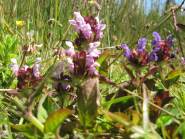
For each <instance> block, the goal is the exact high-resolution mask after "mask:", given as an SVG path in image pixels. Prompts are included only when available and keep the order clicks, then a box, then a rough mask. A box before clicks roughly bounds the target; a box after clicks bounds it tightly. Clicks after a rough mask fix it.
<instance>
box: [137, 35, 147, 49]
mask: <svg viewBox="0 0 185 139" xmlns="http://www.w3.org/2000/svg"><path fill="white" fill-rule="evenodd" d="M146 43H147V40H146V38H140V39H139V40H138V45H137V50H138V51H139V52H143V51H144V49H145V47H146Z"/></svg>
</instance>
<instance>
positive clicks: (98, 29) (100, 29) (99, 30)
mask: <svg viewBox="0 0 185 139" xmlns="http://www.w3.org/2000/svg"><path fill="white" fill-rule="evenodd" d="M96 22H97V25H96V28H95V29H96V40H99V39H102V37H103V30H104V29H105V28H106V25H105V24H102V22H101V21H100V20H99V17H96Z"/></svg>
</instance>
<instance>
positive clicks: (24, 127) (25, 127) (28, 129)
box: [11, 124, 33, 133]
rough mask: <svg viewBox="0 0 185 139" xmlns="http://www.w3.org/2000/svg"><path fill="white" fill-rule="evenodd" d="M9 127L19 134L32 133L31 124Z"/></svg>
mask: <svg viewBox="0 0 185 139" xmlns="http://www.w3.org/2000/svg"><path fill="white" fill-rule="evenodd" d="M11 127H12V128H13V129H15V130H16V131H19V132H29V133H33V125H31V124H22V125H19V124H12V125H11Z"/></svg>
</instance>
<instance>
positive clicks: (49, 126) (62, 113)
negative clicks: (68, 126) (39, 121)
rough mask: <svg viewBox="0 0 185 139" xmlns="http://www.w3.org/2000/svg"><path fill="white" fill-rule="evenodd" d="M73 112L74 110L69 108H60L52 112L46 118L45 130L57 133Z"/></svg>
mask: <svg viewBox="0 0 185 139" xmlns="http://www.w3.org/2000/svg"><path fill="white" fill-rule="evenodd" d="M71 114H72V111H71V110H69V109H59V110H57V111H55V112H53V113H51V114H50V115H49V116H48V118H47V119H46V122H45V125H44V131H45V132H52V133H55V131H56V130H57V128H58V126H59V125H60V124H61V123H63V121H64V120H65V119H66V118H67V117H68V116H69V115H71Z"/></svg>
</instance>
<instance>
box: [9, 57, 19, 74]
mask: <svg viewBox="0 0 185 139" xmlns="http://www.w3.org/2000/svg"><path fill="white" fill-rule="evenodd" d="M10 68H11V70H12V72H13V74H15V75H16V76H17V75H18V71H19V65H18V64H17V60H16V59H15V58H12V59H11V64H10Z"/></svg>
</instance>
